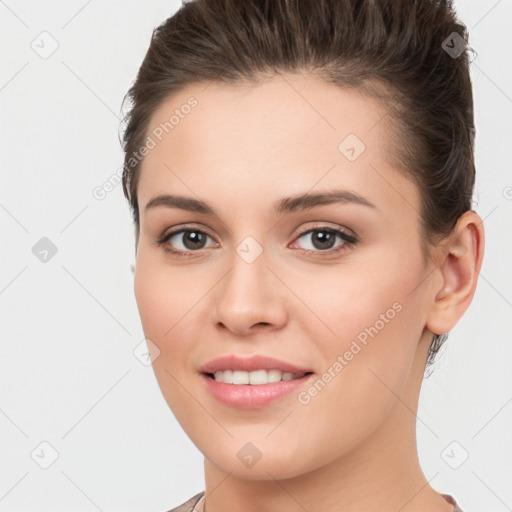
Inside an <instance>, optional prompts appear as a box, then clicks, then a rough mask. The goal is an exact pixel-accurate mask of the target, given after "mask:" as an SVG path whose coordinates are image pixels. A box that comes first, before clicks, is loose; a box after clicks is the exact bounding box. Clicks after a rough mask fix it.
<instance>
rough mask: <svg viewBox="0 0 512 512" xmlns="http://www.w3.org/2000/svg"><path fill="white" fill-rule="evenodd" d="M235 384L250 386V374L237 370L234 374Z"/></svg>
mask: <svg viewBox="0 0 512 512" xmlns="http://www.w3.org/2000/svg"><path fill="white" fill-rule="evenodd" d="M233 384H249V372H244V371H240V370H235V371H234V372H233Z"/></svg>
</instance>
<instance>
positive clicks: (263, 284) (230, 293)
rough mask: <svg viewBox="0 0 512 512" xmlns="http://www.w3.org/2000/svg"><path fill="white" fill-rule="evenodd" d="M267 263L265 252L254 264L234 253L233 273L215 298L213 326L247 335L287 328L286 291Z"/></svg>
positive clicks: (223, 280) (230, 271) (217, 289)
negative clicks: (284, 326)
mask: <svg viewBox="0 0 512 512" xmlns="http://www.w3.org/2000/svg"><path fill="white" fill-rule="evenodd" d="M268 263H269V262H268V258H267V257H266V253H265V252H263V253H262V254H261V255H260V256H258V257H257V258H256V259H255V260H254V261H252V262H248V261H246V260H245V259H244V258H243V257H241V256H239V254H238V253H235V254H234V256H233V258H232V266H231V268H230V270H229V271H228V272H227V274H226V275H225V277H224V278H223V279H222V280H221V282H220V283H219V284H218V285H217V286H216V287H215V293H214V294H213V295H212V300H213V303H214V307H213V312H214V313H213V314H214V323H215V325H216V326H217V327H218V328H224V329H227V330H228V331H231V332H232V333H233V334H236V335H238V336H245V335H250V334H253V333H256V332H262V331H267V332H270V331H273V330H276V329H280V328H281V327H282V326H283V325H285V323H286V321H287V315H288V308H287V305H288V300H289V297H288V296H287V288H286V286H284V285H283V283H282V281H280V279H279V278H278V277H277V276H276V271H275V270H274V269H270V268H269V266H268Z"/></svg>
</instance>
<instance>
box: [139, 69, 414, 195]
mask: <svg viewBox="0 0 512 512" xmlns="http://www.w3.org/2000/svg"><path fill="white" fill-rule="evenodd" d="M388 112H389V111H388V109H387V108H386V107H385V106H384V105H383V104H382V103H380V102H379V101H377V100H374V99H372V98H369V97H367V96H365V95H363V94H359V93H358V92H357V91H354V90H350V89H344V88H340V87H338V86H335V85H332V84H327V83H325V82H324V81H322V80H320V79H319V78H316V77H314V76H311V75H307V76H306V75H281V76H276V77H273V78H272V79H270V80H267V81H265V82H262V83H259V84H257V85H254V84H243V85H231V84H230V85H227V84H222V83H216V82H213V83H210V84H204V83H202V84H192V85H190V86H188V87H186V88H185V89H183V90H181V91H180V92H179V93H177V94H175V95H174V96H172V97H171V98H169V99H167V100H166V101H165V102H164V103H163V104H162V105H161V106H160V108H158V110H156V111H155V112H154V113H153V115H152V117H151V120H150V123H149V125H148V131H147V134H148V137H151V138H152V139H154V143H155V146H154V148H153V149H151V150H150V151H149V153H148V154H147V155H146V156H145V158H144V160H143V163H142V166H141V169H142V173H141V177H140V181H139V204H140V205H144V204H146V202H147V201H148V200H149V199H150V197H151V196H153V195H154V194H156V193H165V192H166V190H165V188H166V187H176V188H179V189H180V192H189V193H190V189H192V191H193V192H195V193H196V195H205V194H207V195H210V196H211V195H212V193H214V192H215V190H221V189H222V190H229V189H231V190H232V191H236V192H241V191H244V190H246V191H252V192H253V193H259V194H261V197H262V198H265V197H267V196H269V193H270V192H271V190H273V189H276V190H277V189H279V188H281V189H286V192H287V193H289V194H293V193H294V192H301V191H304V189H305V188H307V189H309V188H311V187H314V186H315V183H319V181H320V180H321V181H322V183H321V185H323V186H325V187H329V186H337V187H338V186H339V185H345V186H346V188H349V189H350V188H352V189H356V188H358V187H359V189H360V188H361V186H364V188H366V189H368V190H371V189H374V190H379V188H378V187H380V190H381V192H382V193H383V194H384V193H385V194H387V195H389V194H390V192H392V190H390V187H389V185H387V186H386V188H387V189H388V190H386V191H384V190H383V189H382V185H383V179H385V177H384V178H383V176H384V175H387V178H388V179H389V178H390V173H391V174H392V175H393V176H392V179H393V181H394V182H397V181H403V177H402V175H401V173H398V172H397V171H396V170H394V169H393V167H392V165H391V163H390V158H389V156H390V151H389V140H390V137H389V134H390V129H389V128H390V126H389V121H390V115H388ZM330 170H331V172H329V171H330ZM180 177H181V178H183V179H180ZM406 181H407V182H408V181H409V180H406ZM376 187H377V188H376ZM395 187H398V188H399V189H400V187H402V188H404V190H403V191H402V192H403V193H404V194H406V195H407V194H408V195H409V196H411V194H412V195H414V193H415V191H414V190H412V188H411V187H412V184H411V183H410V182H409V183H395ZM187 188H188V189H189V190H187ZM396 192H397V191H396V190H395V191H394V192H392V193H391V195H393V194H396ZM189 195H190V194H189ZM385 199H386V197H384V196H383V197H382V198H381V201H382V200H385ZM411 200H412V199H411Z"/></svg>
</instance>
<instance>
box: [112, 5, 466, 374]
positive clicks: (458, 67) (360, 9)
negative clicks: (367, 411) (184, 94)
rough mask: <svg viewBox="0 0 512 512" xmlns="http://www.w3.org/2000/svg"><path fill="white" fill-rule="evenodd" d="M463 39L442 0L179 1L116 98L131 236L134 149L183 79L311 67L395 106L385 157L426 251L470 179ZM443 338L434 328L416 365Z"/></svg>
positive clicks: (453, 218)
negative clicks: (406, 181) (416, 207)
mask: <svg viewBox="0 0 512 512" xmlns="http://www.w3.org/2000/svg"><path fill="white" fill-rule="evenodd" d="M467 39H468V34H467V31H466V27H465V25H463V24H461V23H460V22H459V21H458V20H457V17H456V14H455V12H454V9H453V6H452V2H451V0H243V1H241V0H193V1H191V2H188V3H186V4H185V5H183V6H182V7H181V8H180V9H179V10H178V11H177V12H176V13H175V14H174V15H173V16H171V17H170V18H168V19H167V20H166V21H164V22H163V23H162V24H161V25H160V26H158V27H157V28H156V29H155V30H154V31H153V35H152V38H151V44H150V46H149V49H148V51H147V54H146V56H145V58H144V61H143V63H142V65H141V67H140V69H139V72H138V74H137V77H136V80H135V82H134V83H133V85H132V86H131V88H130V89H129V91H128V93H127V95H126V97H125V100H126V99H129V100H130V101H131V104H132V106H131V110H130V111H129V112H128V113H127V115H126V117H125V119H124V121H125V123H126V129H125V131H124V135H123V146H124V152H125V160H124V170H123V179H122V181H123V190H124V194H125V196H126V198H127V199H128V201H129V203H130V207H131V210H132V216H133V221H134V224H135V231H136V244H137V243H138V238H139V229H140V227H139V226H140V225H139V206H138V202H137V183H138V179H139V175H140V162H141V159H135V158H133V157H134V155H137V154H139V149H140V148H141V147H143V146H144V144H145V140H146V137H147V135H148V133H147V132H148V129H149V128H148V124H149V120H150V117H151V116H152V115H153V113H154V112H155V111H156V110H157V109H158V108H159V106H160V105H161V104H162V103H163V102H164V101H165V100H168V99H169V97H170V96H172V95H173V94H175V93H176V92H178V91H180V90H182V89H184V88H185V87H186V86H187V85H188V84H196V83H199V82H210V81H216V82H224V83H227V84H237V83H243V82H252V83H259V82H261V81H263V80H265V79H267V78H271V77H272V76H273V75H276V74H278V73H282V72H297V73H298V72H306V73H310V74H315V75H316V76H318V77H320V78H322V79H323V80H324V81H326V82H329V83H332V84H336V85H339V86H340V87H345V88H352V89H353V90H357V91H359V92H362V93H364V94H367V95H370V96H372V97H374V98H378V99H379V100H381V101H382V102H384V103H383V104H385V105H386V106H388V107H389V108H390V109H391V110H392V111H393V115H392V116H391V118H390V120H388V122H390V123H392V126H390V130H389V131H386V133H389V134H390V135H389V137H390V139H389V143H390V144H388V146H389V150H390V154H391V155H392V157H393V158H394V164H395V165H396V166H397V168H399V169H401V170H402V171H403V172H404V173H406V174H407V175H408V177H409V178H410V179H412V180H413V181H414V182H415V183H416V184H417V185H418V187H419V189H420V190H421V191H422V205H421V212H420V218H421V222H422V231H423V233H422V235H423V241H424V248H425V247H427V245H428V243H434V241H435V240H439V239H441V238H443V237H444V236H446V235H448V234H449V233H450V232H451V231H452V230H453V228H454V226H455V224H456V222H457V220H458V218H459V217H460V215H462V214H463V213H464V212H466V211H467V210H470V209H471V200H472V195H473V187H474V182H475V166H474V154H473V153H474V136H475V128H474V120H473V95H472V86H471V80H470V74H469V59H468V52H467V51H466V49H467V48H466V46H467ZM123 104H124V102H123ZM393 141H395V143H394V144H392V142H393ZM398 141H400V143H398ZM446 337H447V333H444V334H435V335H434V336H433V338H432V343H431V347H430V351H429V354H428V358H427V365H426V366H429V365H430V364H431V363H432V362H433V360H434V357H435V354H436V353H437V351H438V350H439V348H440V347H441V345H442V344H443V343H444V341H445V340H446Z"/></svg>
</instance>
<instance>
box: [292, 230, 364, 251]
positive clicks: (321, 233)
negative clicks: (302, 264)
mask: <svg viewBox="0 0 512 512" xmlns="http://www.w3.org/2000/svg"><path fill="white" fill-rule="evenodd" d="M300 239H304V240H306V241H308V240H309V244H306V245H309V247H306V248H304V249H303V252H304V253H306V254H309V253H317V254H318V253H328V254H332V253H333V252H338V251H341V250H345V249H348V248H349V247H351V246H353V245H355V244H356V242H357V239H356V237H355V236H352V235H349V234H348V233H346V232H345V231H342V230H339V229H334V228H328V227H325V226H321V227H317V228H313V229H309V230H307V231H305V232H304V233H302V234H300V235H299V236H298V237H297V240H300ZM336 239H338V240H340V242H341V243H340V244H339V245H338V246H335V244H336Z"/></svg>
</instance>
